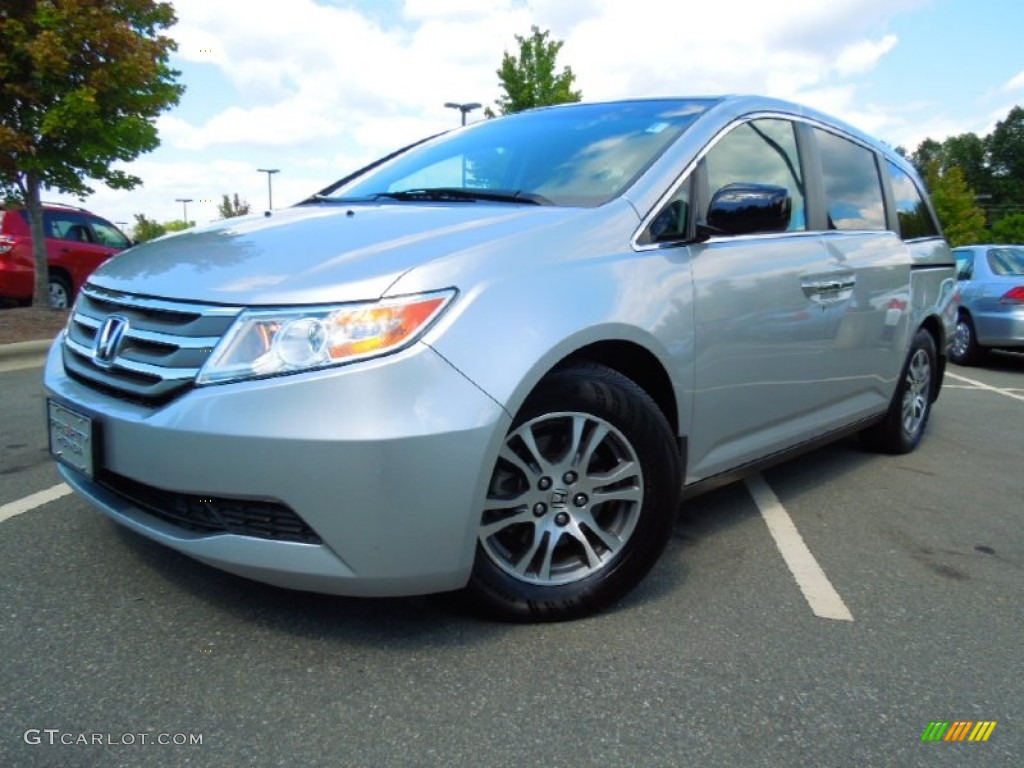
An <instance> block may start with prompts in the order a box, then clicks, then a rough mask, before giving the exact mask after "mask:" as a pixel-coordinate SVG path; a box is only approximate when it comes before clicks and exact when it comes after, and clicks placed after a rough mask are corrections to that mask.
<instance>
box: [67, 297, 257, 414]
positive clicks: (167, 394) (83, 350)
mask: <svg viewBox="0 0 1024 768" xmlns="http://www.w3.org/2000/svg"><path fill="white" fill-rule="evenodd" d="M241 311H242V307H235V306H224V305H213V304H198V303H193V302H185V301H181V302H178V301H170V300H167V299H152V298H148V297H145V296H137V295H134V294H126V293H118V292H115V291H110V290H106V289H102V288H97V287H96V286H92V285H87V286H85V287H84V288H83V289H82V291H81V292H80V294H79V298H78V301H76V302H75V307H74V312H73V313H72V317H71V322H69V323H68V326H67V332H66V334H65V336H64V346H63V353H64V367H65V370H66V371H67V372H68V375H70V376H71V377H72V378H74V379H76V380H77V381H79V382H81V383H83V384H85V385H86V386H90V387H92V388H94V389H98V390H100V391H103V392H107V393H109V394H111V395H114V396H115V397H120V398H123V399H127V400H132V401H135V402H141V403H144V404H149V405H159V404H161V403H164V402H167V401H168V400H171V399H173V398H174V397H177V396H178V395H180V394H182V393H183V392H184V391H185V390H187V389H188V388H190V387H191V386H192V384H193V382H194V381H195V378H196V376H197V375H198V374H199V371H200V370H201V369H202V367H203V364H204V363H205V362H206V360H207V359H208V358H209V357H210V355H211V354H212V353H213V350H214V349H215V348H216V346H217V344H218V343H220V340H221V338H223V336H224V334H225V333H227V330H228V328H230V327H231V324H232V323H233V322H234V319H235V317H237V316H238V314H239V313H240V312H241ZM111 315H118V316H120V317H122V318H125V319H126V320H127V321H128V327H127V329H126V331H125V333H124V335H123V337H122V339H121V342H120V347H119V349H118V350H117V351H116V354H115V355H114V356H113V358H112V359H110V360H109V361H104V364H103V365H100V364H98V363H97V362H96V360H95V355H94V352H93V347H94V343H95V338H96V335H97V333H98V332H99V330H100V328H101V326H102V325H103V323H104V321H105V320H106V319H107V318H108V317H110V316H111Z"/></svg>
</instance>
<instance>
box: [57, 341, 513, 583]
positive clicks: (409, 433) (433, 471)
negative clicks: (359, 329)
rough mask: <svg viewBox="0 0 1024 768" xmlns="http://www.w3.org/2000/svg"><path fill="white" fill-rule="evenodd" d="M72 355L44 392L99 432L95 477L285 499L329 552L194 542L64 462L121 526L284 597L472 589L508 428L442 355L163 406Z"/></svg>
mask: <svg viewBox="0 0 1024 768" xmlns="http://www.w3.org/2000/svg"><path fill="white" fill-rule="evenodd" d="M60 346H61V345H60V344H59V343H58V344H55V345H54V346H53V348H52V349H51V350H50V354H49V356H48V358H47V364H46V371H45V386H46V390H47V394H48V395H49V396H50V397H52V398H53V399H54V400H56V401H57V402H59V403H61V404H63V405H65V406H67V407H70V408H73V409H75V410H77V411H80V412H82V413H85V414H88V415H90V416H91V417H92V418H93V419H94V420H95V422H96V423H97V424H98V425H99V429H98V430H97V433H98V434H99V438H98V439H99V441H100V447H99V452H98V466H97V472H104V471H107V472H111V473H116V474H117V475H119V476H122V477H124V478H128V479H129V480H131V481H135V482H137V483H143V484H145V485H146V486H150V487H152V488H155V489H161V490H163V491H172V492H174V493H178V494H187V495H189V496H191V497H205V496H209V497H220V498H227V499H250V500H256V501H268V502H274V503H280V504H283V505H285V506H287V507H289V508H290V509H292V510H294V512H295V513H296V514H297V515H298V516H299V517H300V518H301V519H302V520H303V521H305V523H306V524H308V525H309V526H310V527H311V528H312V529H313V531H315V533H316V534H317V535H318V536H319V537H320V539H321V541H322V543H299V542H296V541H280V540H271V539H265V538H258V537H254V536H247V535H237V534H234V533H223V532H216V533H208V532H201V531H198V532H197V531H195V530H187V529H185V528H182V527H179V526H177V525H174V524H173V523H171V522H168V521H167V520H165V519H161V518H160V517H158V516H154V515H153V514H150V513H149V512H147V511H146V509H145V508H143V507H141V506H139V505H138V504H136V503H135V502H133V501H132V500H131V499H130V498H129V497H127V496H124V495H121V494H119V493H117V492H114V491H112V490H111V489H110V488H109V487H105V486H104V485H101V484H100V483H99V482H97V481H95V480H92V479H90V478H88V477H87V476H85V475H84V474H81V473H79V472H77V471H75V470H73V469H70V468H67V467H64V466H61V468H60V469H61V473H62V474H63V475H64V477H65V478H66V479H67V481H68V483H69V484H70V485H71V486H72V487H73V488H74V489H75V490H76V491H78V492H79V493H80V494H82V495H83V496H85V497H86V498H87V499H88V500H89V501H90V502H91V503H92V504H94V505H95V506H97V507H99V508H100V509H101V510H102V511H104V512H105V513H106V514H107V515H109V516H110V517H112V518H113V519H114V520H116V521H117V522H119V523H121V524H123V525H125V526H127V527H129V528H131V529H132V530H135V531H137V532H138V533H141V534H143V535H144V536H147V537H149V538H151V539H153V540H155V541H158V542H160V543H162V544H165V545H167V546H169V547H172V548H173V549H176V550H178V551H180V552H183V553H185V554H187V555H190V556H192V557H194V558H196V559H197V560H201V561H203V562H205V563H209V564H210V565H214V566H216V567H218V568H222V569H224V570H226V571H230V572H232V573H236V574H239V575H242V576H246V577H249V578H253V579H257V580H259V581H264V582H267V583H270V584H276V585H279V586H283V587H290V588H295V589H305V590H311V591H317V592H327V593H333V594H345V595H362V596H385V595H409V594H423V593H429V592H438V591H444V590H450V589H457V588H459V587H461V586H463V585H464V584H465V583H466V581H467V579H468V577H469V572H470V569H471V568H472V563H473V557H474V553H475V548H476V532H477V527H478V522H479V514H480V509H481V504H482V500H483V498H484V494H485V491H486V484H487V481H488V479H489V476H490V467H491V466H493V461H494V455H493V454H495V453H496V452H497V450H498V448H499V446H500V443H501V439H502V437H503V436H504V434H505V432H506V430H507V429H508V425H509V418H508V416H507V414H506V413H505V411H504V410H503V409H502V408H501V407H499V406H498V404H497V403H495V402H494V401H493V400H492V399H491V398H489V397H488V396H487V395H486V394H484V393H483V392H482V391H481V390H480V389H479V388H477V387H476V386H475V385H474V384H472V383H471V382H470V381H469V380H467V379H466V378H465V377H464V376H462V375H461V374H460V373H459V372H458V371H457V370H455V369H454V368H453V367H452V366H451V365H450V364H449V363H448V362H447V361H445V360H444V359H443V358H442V357H440V356H439V355H438V354H437V353H435V352H434V351H433V350H432V349H431V348H430V347H428V346H426V345H424V344H417V345H414V346H413V347H411V348H410V349H408V350H405V351H404V352H401V353H399V354H396V355H392V356H388V357H385V358H380V359H378V360H372V361H367V362H364V363H359V364H355V365H351V366H346V367H341V368H335V369H332V370H327V371H319V372H314V373H306V374H298V375H291V376H282V377H278V378H272V379H266V380H262V381H250V382H239V383H234V384H225V385H219V386H210V387H200V388H196V389H193V390H190V391H189V392H187V393H186V394H184V395H183V396H181V397H179V398H178V399H176V400H174V401H172V402H171V403H169V404H167V405H164V406H162V407H159V408H150V407H146V406H140V405H135V404H132V403H128V402H124V401H122V400H119V399H115V398H113V397H110V396H108V395H105V394H103V393H100V392H98V391H96V390H94V389H92V388H90V387H87V386H84V385H82V384H80V383H79V382H77V381H75V380H73V379H71V378H70V377H69V376H68V375H67V374H66V373H65V371H64V366H63V363H62V360H61V352H60Z"/></svg>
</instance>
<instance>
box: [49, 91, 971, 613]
mask: <svg viewBox="0 0 1024 768" xmlns="http://www.w3.org/2000/svg"><path fill="white" fill-rule="evenodd" d="M954 295H955V270H954V262H953V257H952V255H951V252H950V249H949V247H948V245H947V243H946V242H945V240H944V239H943V237H942V234H941V232H940V230H939V227H938V225H937V224H936V219H935V215H934V212H933V210H932V207H931V205H930V203H929V201H928V198H927V196H926V194H925V192H924V188H923V186H922V184H921V182H920V180H919V179H918V177H917V175H916V174H915V172H914V170H913V168H912V167H911V166H910V165H909V164H908V163H907V162H906V161H904V160H903V159H902V158H901V157H900V156H899V155H897V154H896V153H894V152H893V151H892V150H891V149H890V148H888V147H887V146H885V145H883V144H881V143H879V142H877V141H874V140H872V139H870V138H869V137H867V136H865V135H863V134H862V133H860V132H858V131H857V130H855V129H853V128H851V127H849V126H846V125H844V124H842V123H840V122H838V121H836V120H833V119H831V118H829V117H827V116H825V115H822V114H819V113H817V112H814V111H812V110H809V109H806V108H803V107H800V106H796V105H793V104H789V103H785V102H781V101H776V100H770V99H764V98H759V97H726V98H681V99H652V100H636V101H626V102H619V103H605V104H574V105H565V106H558V107H551V108H546V109H539V110H534V111H530V112H524V113H520V114H516V115H511V116H508V117H503V118H499V119H494V120H488V121H483V122H479V123H476V124H474V125H470V126H468V127H465V128H463V129H461V130H457V131H454V132H452V133H448V134H445V135H442V136H438V137H434V138H432V139H430V140H427V141H425V142H421V143H419V144H416V145H413V146H411V147H408V148H406V149H405V150H402V151H400V152H397V153H395V154H393V155H390V156H388V157H387V158H384V159H383V160H381V161H379V162H377V163H374V164H373V165H371V166H368V167H367V168H365V169H363V170H362V171H360V172H358V173H356V174H353V175H351V176H348V177H346V178H345V179H343V180H342V181H340V182H338V183H337V184H335V185H333V186H331V187H328V188H327V189H325V190H323V191H322V192H321V193H319V194H317V195H314V196H312V197H310V198H309V199H308V200H305V201H303V202H301V203H299V204H298V205H295V206H293V207H291V208H288V209H286V210H278V211H273V212H267V213H266V214H265V215H263V216H251V217H247V218H240V219H230V220H227V221H221V222H217V223H215V224H212V225H210V226H205V227H199V228H195V229H191V230H188V231H186V232H184V233H181V234H178V235H174V236H170V237H166V238H162V239H160V240H156V241H153V242H150V243H146V244H143V245H140V246H137V247H135V248H132V249H130V250H128V251H126V252H125V253H124V254H122V255H120V256H118V257H116V258H115V259H113V260H111V261H110V262H108V263H107V264H105V265H104V266H103V267H102V268H100V269H99V270H98V271H97V272H95V273H94V274H93V275H92V277H91V278H90V280H89V283H88V285H87V286H86V287H85V288H84V289H83V291H82V292H81V295H80V296H79V298H78V300H77V302H76V304H75V307H74V311H73V314H72V317H71V320H70V322H69V324H68V326H67V329H66V331H65V332H64V333H62V334H61V336H60V337H59V338H58V340H57V342H56V343H55V344H54V346H53V347H52V349H51V351H50V354H49V358H48V361H47V366H46V373H45V385H46V392H47V414H48V423H49V434H50V446H51V451H52V452H53V454H54V455H55V456H56V458H57V459H58V460H59V463H60V471H61V473H62V474H63V476H64V477H65V478H66V480H67V481H68V483H69V484H70V485H71V486H72V487H73V488H74V489H75V490H76V491H78V492H79V493H80V494H82V495H83V496H84V497H85V498H87V499H88V500H89V501H90V502H91V503H92V504H94V505H95V506H97V507H98V508H100V509H101V510H103V511H104V512H105V513H106V514H108V515H109V516H110V517H112V518H113V519H114V520H116V521H117V522H119V523H121V524H123V525H125V526H127V527H129V528H131V529H132V530H134V531H137V532H139V533H141V534H142V535H144V536H147V537H149V538H151V539H154V540H156V541H158V542H161V543H163V544H166V545H167V546H169V547H173V548H174V549H176V550H179V551H181V552H184V553H186V554H188V555H190V556H192V557H194V558H196V559H197V560H200V561H202V562H205V563H209V564H211V565H214V566H217V567H219V568H222V569H225V570H227V571H231V572H233V573H237V574H241V575H244V576H247V577H250V578H253V579H258V580H261V581H265V582H269V583H272V584H277V585H282V586H286V587H292V588H297V589H305V590H314V591H321V592H328V593H335V594H345V595H363V596H383V595H409V594H421V593H429V592H440V591H448V590H457V589H463V590H464V591H465V595H466V596H467V597H468V598H469V600H470V601H471V602H472V603H473V604H475V605H476V606H477V607H478V608H480V609H481V610H483V611H485V612H487V613H489V614H491V615H495V616H499V617H503V618H508V619H519V620H551V619H565V618H574V617H578V616H582V615H586V614H588V613H591V612H593V611H595V610H598V609H600V608H602V607H604V606H607V605H608V604H609V603H612V602H613V601H615V600H617V599H618V598H619V597H621V596H622V595H624V594H625V593H626V592H627V591H628V590H630V589H631V588H632V587H633V586H635V585H636V584H637V582H639V581H640V580H641V579H642V578H643V576H644V575H645V574H646V573H647V572H648V570H649V569H650V568H651V566H652V565H653V564H654V562H655V560H656V559H657V557H658V555H659V553H660V552H661V551H662V549H663V547H664V546H665V543H666V541H667V539H668V537H669V535H670V531H671V528H672V525H673V522H674V519H675V515H676V513H677V510H678V507H679V503H680V499H681V498H682V496H683V495H684V494H689V493H693V492H696V491H698V490H700V489H701V488H707V487H710V486H712V485H716V484H719V483H721V482H723V481H725V480H728V479H730V478H734V477H737V476H739V475H740V474H742V473H744V472H747V471H750V470H751V469H752V468H754V467H756V466H758V465H760V464H762V463H764V462H767V461H776V460H778V459H779V458H781V457H783V456H786V455H790V454H791V453H793V452H795V451H799V450H804V449H806V448H808V447H810V446H811V445H815V444H818V443H820V442H822V441H823V440H827V439H833V438H837V437H839V436H841V435H846V434H849V433H852V432H858V433H860V434H861V436H862V437H863V438H864V440H865V442H866V443H868V444H869V445H870V446H873V447H875V448H878V449H880V450H883V451H887V452H893V453H902V452H906V451H910V450H913V448H914V447H915V446H916V445H917V444H918V442H919V440H920V439H921V436H922V433H923V432H924V430H925V426H926V424H927V421H928V416H929V413H930V409H931V406H932V403H933V402H934V400H935V398H936V396H937V395H938V393H939V388H940V385H941V383H942V377H943V371H944V368H945V363H946V353H947V347H948V344H949V342H950V340H951V338H952V335H953V330H954V327H955V321H956V306H955V300H954Z"/></svg>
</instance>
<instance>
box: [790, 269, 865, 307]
mask: <svg viewBox="0 0 1024 768" xmlns="http://www.w3.org/2000/svg"><path fill="white" fill-rule="evenodd" d="M856 283H857V278H856V277H855V276H854V275H843V276H842V277H826V278H805V279H803V280H801V281H800V287H801V288H802V289H803V292H804V295H805V296H807V297H808V298H809V299H814V300H815V301H839V300H841V299H845V298H847V297H848V296H849V295H850V292H852V291H853V288H854V286H855V285H856Z"/></svg>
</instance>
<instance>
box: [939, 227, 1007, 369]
mask: <svg viewBox="0 0 1024 768" xmlns="http://www.w3.org/2000/svg"><path fill="white" fill-rule="evenodd" d="M953 256H954V257H955V258H956V277H957V280H958V288H959V291H960V310H959V313H958V315H957V321H956V334H955V336H954V337H953V345H952V347H950V352H949V356H950V358H952V360H953V362H954V363H959V364H960V365H974V364H976V363H978V362H980V361H981V360H982V359H983V358H984V356H985V353H986V352H987V351H988V350H990V349H1020V348H1024V245H969V246H966V247H963V248H955V249H953Z"/></svg>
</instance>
